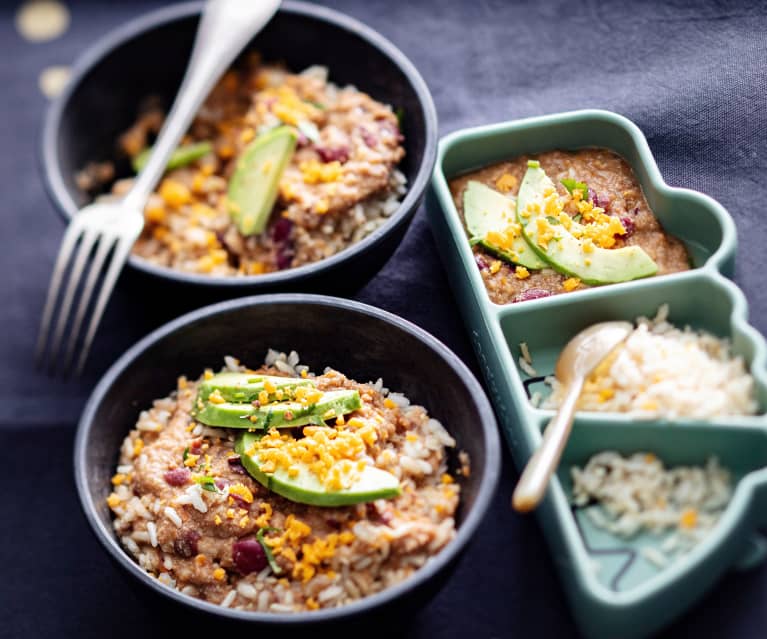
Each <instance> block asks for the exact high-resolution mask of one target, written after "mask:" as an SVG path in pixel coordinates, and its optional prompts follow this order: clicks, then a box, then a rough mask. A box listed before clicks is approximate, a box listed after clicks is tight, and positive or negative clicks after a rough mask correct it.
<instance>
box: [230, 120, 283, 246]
mask: <svg viewBox="0 0 767 639" xmlns="http://www.w3.org/2000/svg"><path fill="white" fill-rule="evenodd" d="M297 140H298V134H297V133H296V130H295V129H294V128H292V127H289V126H280V127H277V128H276V129H272V130H271V131H268V132H266V133H263V134H262V135H260V136H259V137H257V138H256V139H255V140H254V141H253V142H251V143H250V144H249V145H248V147H247V148H246V149H245V150H244V151H243V152H242V155H240V157H239V159H238V160H237V167H236V169H235V171H234V174H233V175H232V177H231V179H230V180H229V192H228V197H229V213H230V214H231V216H232V219H233V220H234V223H235V224H236V225H237V228H238V229H239V230H240V233H242V234H243V235H255V234H257V233H261V232H263V230H264V229H265V228H266V223H267V222H268V221H269V215H270V214H271V212H272V207H273V206H274V202H275V201H276V200H277V187H278V186H279V182H280V178H281V177H282V173H283V172H284V171H285V167H286V166H287V165H288V162H289V161H290V158H291V156H292V155H293V151H294V150H295V148H296V141H297Z"/></svg>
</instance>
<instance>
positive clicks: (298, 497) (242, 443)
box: [234, 432, 400, 507]
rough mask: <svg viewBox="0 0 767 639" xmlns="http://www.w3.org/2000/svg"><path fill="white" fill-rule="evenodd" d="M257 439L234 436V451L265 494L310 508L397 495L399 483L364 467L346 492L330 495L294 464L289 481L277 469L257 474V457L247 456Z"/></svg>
mask: <svg viewBox="0 0 767 639" xmlns="http://www.w3.org/2000/svg"><path fill="white" fill-rule="evenodd" d="M259 437H260V435H259V434H257V433H248V432H244V433H241V434H240V435H238V437H237V441H236V442H235V446H234V450H235V452H237V453H239V455H240V461H241V462H242V465H243V467H244V468H245V470H247V471H248V473H250V475H252V476H253V478H254V479H255V480H256V481H258V483H259V484H261V485H263V486H265V487H266V488H268V489H269V490H271V491H273V492H275V493H277V494H278V495H281V496H282V497H285V499H290V500H291V501H295V502H298V503H301V504H309V505H311V506H326V507H329V506H350V505H352V504H360V503H364V502H368V501H375V500H376V499H389V498H391V497H397V496H398V495H399V494H400V485H399V480H398V479H397V478H396V477H395V476H394V475H392V474H391V473H387V472H386V471H385V470H381V469H380V468H375V467H372V466H366V467H365V468H364V469H363V470H362V472H361V473H360V478H359V479H358V480H357V481H356V482H354V483H353V484H352V485H351V486H349V487H348V488H344V489H342V490H338V491H330V490H328V489H327V488H326V487H325V486H323V485H322V483H321V482H320V480H319V479H318V478H317V476H316V475H315V474H314V473H312V472H311V471H310V470H309V469H308V468H307V467H306V466H305V465H304V464H301V463H296V464H294V466H296V467H297V468H298V475H297V476H296V477H290V476H289V475H288V473H287V471H285V470H283V469H277V470H276V471H274V472H273V473H268V474H267V473H264V472H262V471H261V467H260V463H259V459H258V455H248V454H247V452H246V451H248V450H249V449H250V448H251V447H252V446H253V444H255V443H256V442H257V441H258V439H259Z"/></svg>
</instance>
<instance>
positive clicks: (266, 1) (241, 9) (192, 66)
mask: <svg viewBox="0 0 767 639" xmlns="http://www.w3.org/2000/svg"><path fill="white" fill-rule="evenodd" d="M279 5H280V0H208V2H207V3H206V4H205V7H204V9H203V12H202V16H201V18H200V24H199V26H198V28H197V36H196V38H195V41H194V48H193V49H192V55H191V58H190V60H189V64H188V65H187V68H186V74H185V75H184V80H183V82H182V83H181V88H180V89H179V91H178V94H177V95H176V100H175V102H174V103H173V107H172V108H171V110H170V113H169V114H168V117H167V118H166V119H165V123H164V124H163V127H162V129H161V130H160V133H159V135H158V136H157V141H156V142H155V145H154V147H153V150H152V154H151V156H150V157H149V160H148V162H147V164H146V166H145V167H144V169H143V170H142V171H141V172H140V173H139V174H138V176H137V178H136V180H135V182H134V183H133V186H132V188H131V189H130V190H129V191H128V193H127V194H126V195H125V197H124V198H123V202H124V203H125V204H126V205H127V206H130V207H131V208H135V209H138V210H143V209H144V207H145V206H146V202H147V199H148V198H149V195H150V194H151V193H152V191H153V190H154V188H155V187H156V186H157V183H158V182H159V181H160V178H162V175H163V173H164V172H165V167H166V166H167V165H168V160H169V159H170V156H171V155H172V153H173V151H174V150H175V149H176V147H177V146H178V144H179V142H180V141H181V138H182V137H183V136H184V134H185V133H186V131H187V130H188V129H189V125H190V124H191V123H192V120H193V119H194V116H195V114H196V113H197V111H198V110H199V108H200V105H201V104H202V102H203V101H204V100H205V98H206V97H207V96H208V94H209V93H210V91H211V89H212V88H213V86H214V85H215V83H216V82H217V81H218V79H219V77H220V76H221V75H222V74H223V73H224V71H226V69H227V68H228V67H229V66H230V65H231V64H232V62H233V61H234V59H235V58H236V57H237V55H238V54H239V53H240V51H242V49H243V48H244V47H245V45H246V44H247V43H248V41H249V40H250V39H251V38H252V37H253V36H254V34H255V33H257V32H258V31H259V30H260V29H261V28H262V27H263V26H264V25H265V24H266V23H267V22H268V21H269V20H270V19H271V17H272V16H273V15H274V13H275V12H276V11H277V8H278V7H279Z"/></svg>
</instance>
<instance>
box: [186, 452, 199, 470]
mask: <svg viewBox="0 0 767 639" xmlns="http://www.w3.org/2000/svg"><path fill="white" fill-rule="evenodd" d="M199 459H200V456H199V455H193V454H192V453H188V454H187V456H186V459H185V460H184V466H188V467H189V468H193V467H194V466H196V465H197V460H199Z"/></svg>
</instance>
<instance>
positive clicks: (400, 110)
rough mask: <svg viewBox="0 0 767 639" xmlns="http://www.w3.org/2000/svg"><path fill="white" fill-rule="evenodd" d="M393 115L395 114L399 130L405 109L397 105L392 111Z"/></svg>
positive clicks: (403, 120) (402, 122)
mask: <svg viewBox="0 0 767 639" xmlns="http://www.w3.org/2000/svg"><path fill="white" fill-rule="evenodd" d="M394 115H396V116H397V124H398V125H399V130H400V131H402V125H403V124H404V122H405V109H403V108H402V107H398V108H397V109H396V110H395V111H394Z"/></svg>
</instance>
